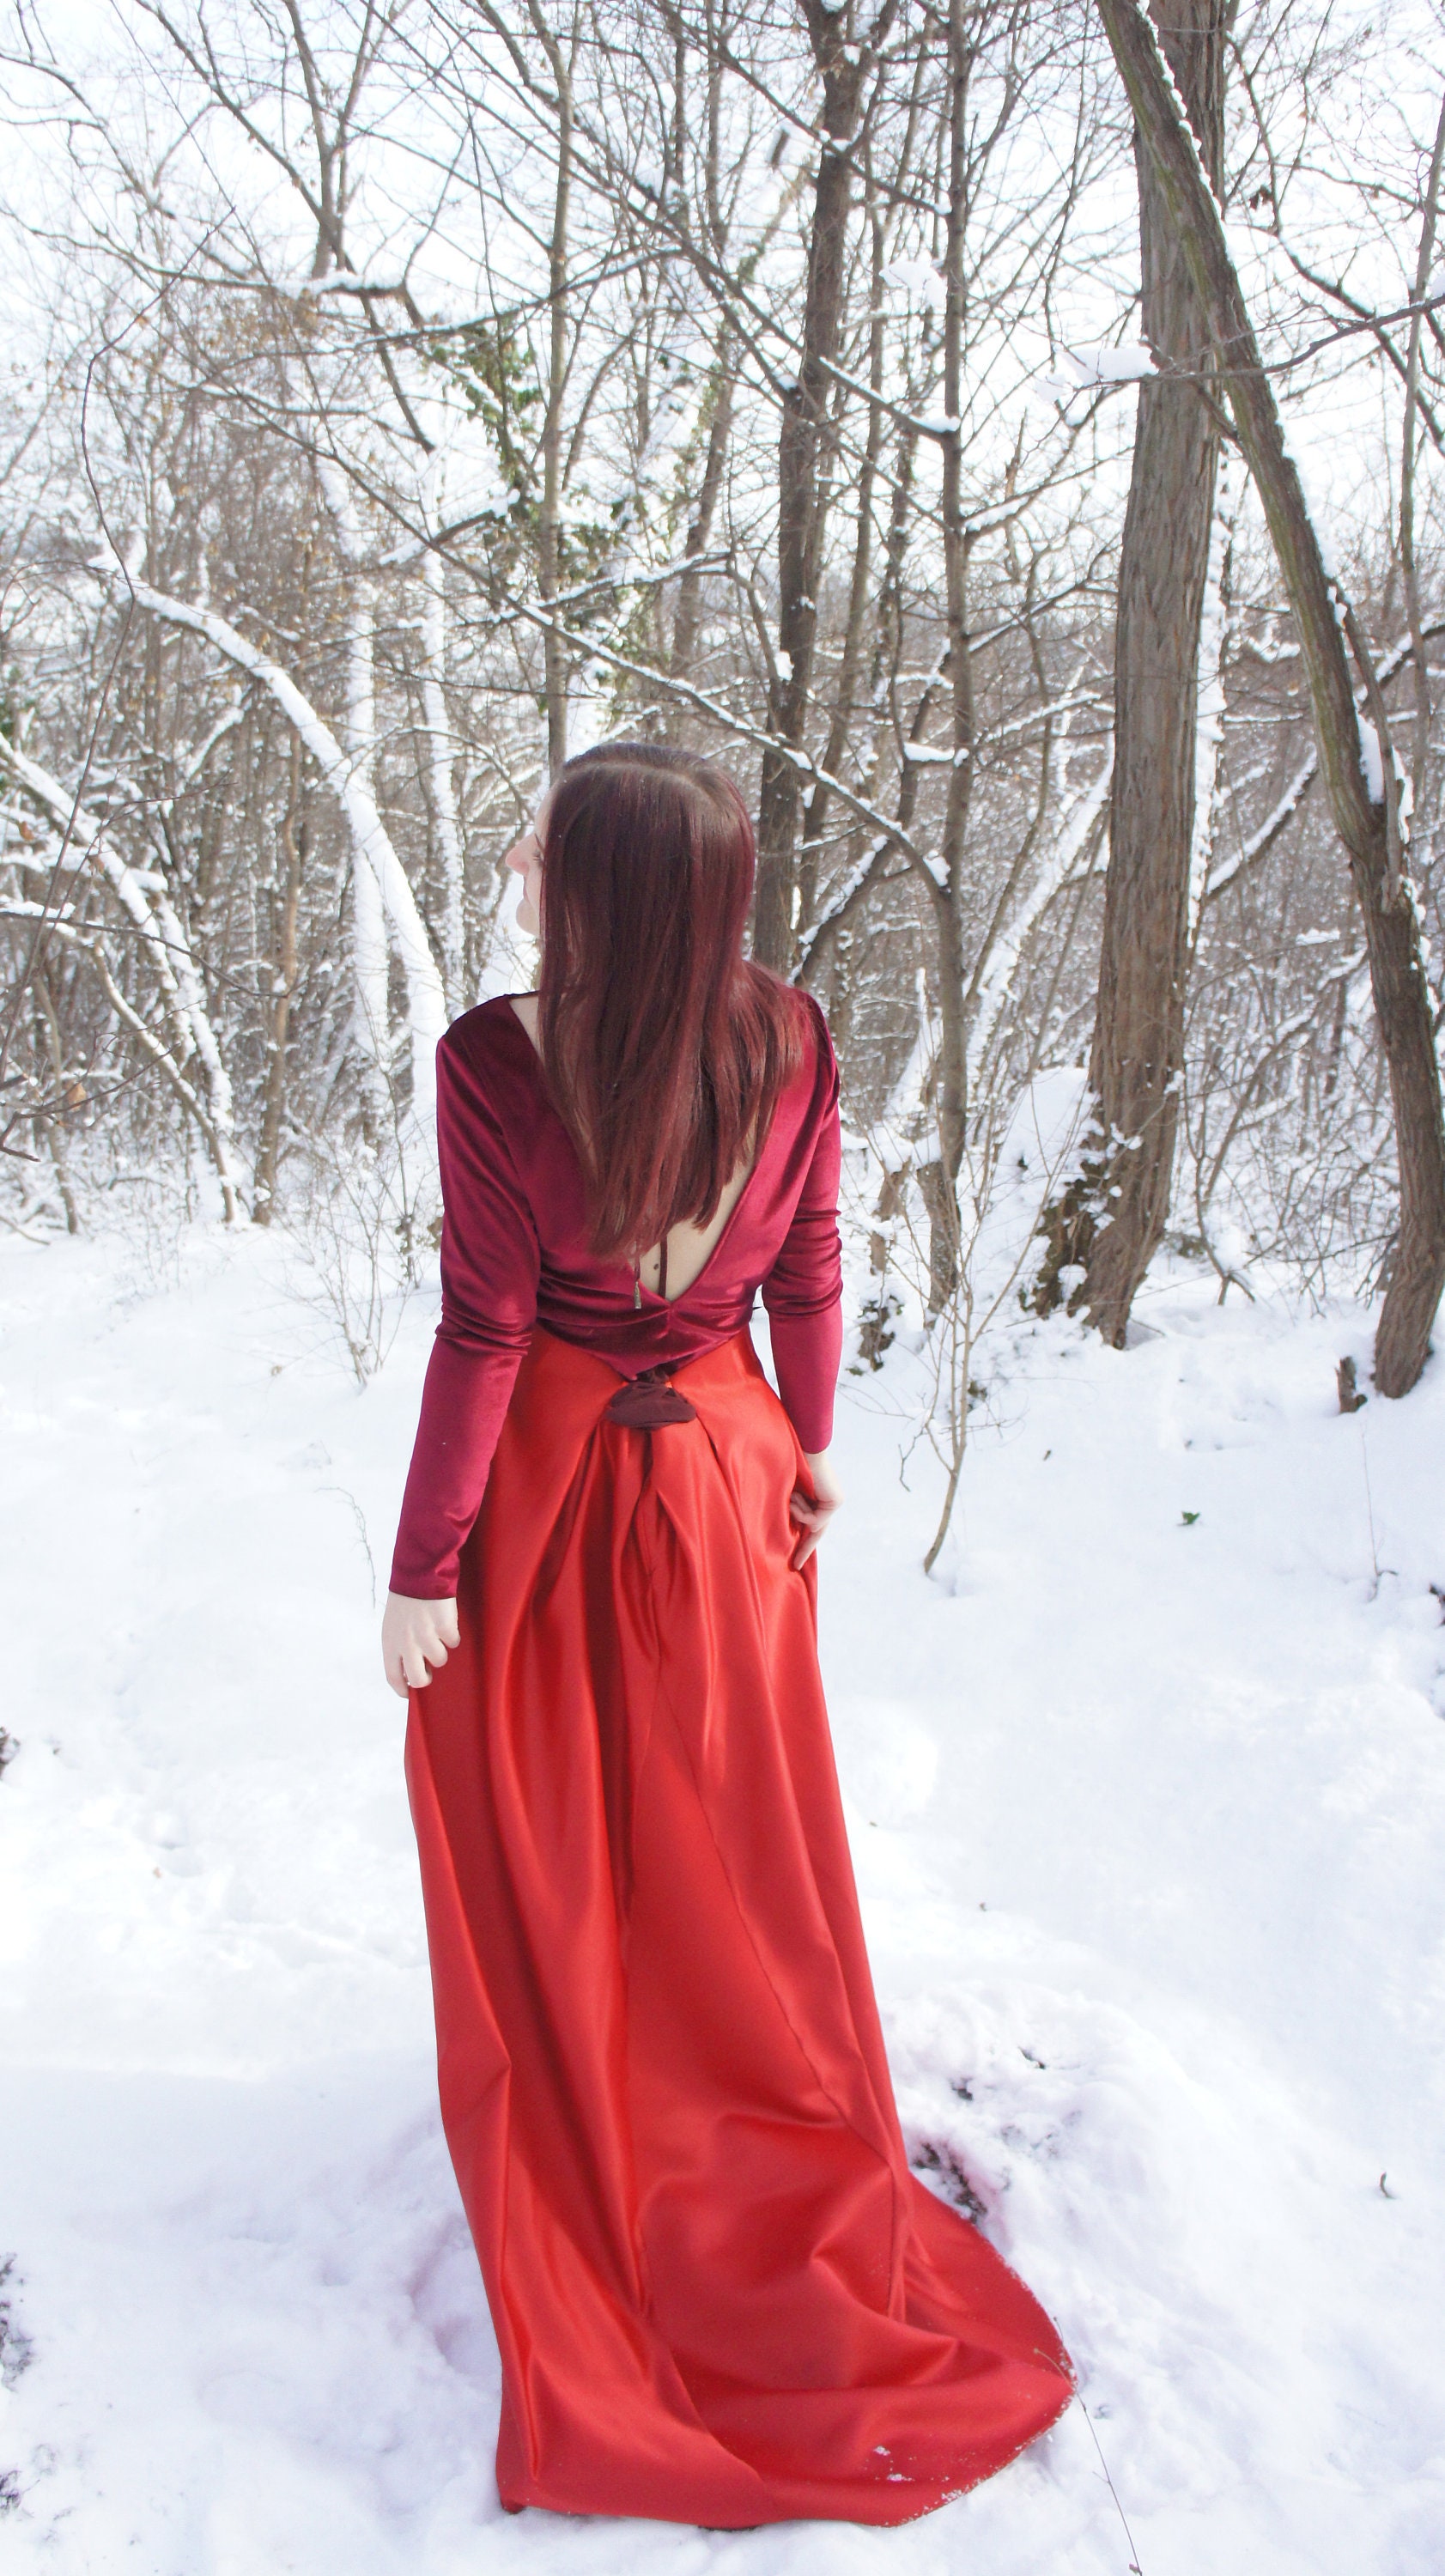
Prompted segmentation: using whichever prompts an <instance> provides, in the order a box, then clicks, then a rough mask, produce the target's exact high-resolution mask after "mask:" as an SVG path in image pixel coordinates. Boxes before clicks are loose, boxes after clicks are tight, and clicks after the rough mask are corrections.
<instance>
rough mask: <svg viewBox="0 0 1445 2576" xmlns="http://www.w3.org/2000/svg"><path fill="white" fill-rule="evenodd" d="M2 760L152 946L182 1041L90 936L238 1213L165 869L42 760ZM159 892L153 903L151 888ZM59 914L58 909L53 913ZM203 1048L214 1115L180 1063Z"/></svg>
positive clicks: (213, 1044) (106, 980)
mask: <svg viewBox="0 0 1445 2576" xmlns="http://www.w3.org/2000/svg"><path fill="white" fill-rule="evenodd" d="M0 761H3V763H4V765H5V767H6V768H8V770H9V771H10V774H11V776H12V778H14V780H15V782H16V784H17V786H20V787H23V788H24V789H25V791H26V794H27V795H29V796H31V797H33V798H34V800H35V802H36V804H37V805H39V806H40V807H41V808H42V810H43V811H44V812H45V813H46V814H47V815H48V816H49V818H50V821H51V823H52V824H53V825H54V826H55V828H56V830H57V831H58V832H59V834H60V836H61V848H62V850H63V849H64V848H65V846H66V844H67V843H68V844H70V845H71V846H72V847H73V848H74V849H75V850H76V851H77V853H78V854H79V857H80V858H81V860H83V861H84V862H86V863H88V864H89V865H90V866H92V867H96V868H98V869H99V870H100V872H101V874H102V875H103V876H104V877H105V878H106V879H107V881H108V883H109V885H110V887H111V889H112V892H113V893H114V895H115V897H116V899H117V901H118V902H119V904H120V905H121V907H122V909H123V910H124V911H125V913H126V914H127V915H128V916H129V918H130V920H131V921H132V922H133V924H134V925H135V928H136V929H137V930H138V931H139V933H140V935H141V938H142V939H143V940H144V942H145V947H146V954H147V955H148V956H149V958H150V960H151V963H152V965H153V967H154V969H155V975H156V981H157V982H158V984H159V985H160V988H161V992H162V994H163V995H164V998H165V1002H166V1006H167V1010H168V1012H169V1016H170V1020H171V1025H172V1027H173V1029H174V1031H175V1036H176V1048H175V1049H174V1050H172V1049H171V1048H169V1047H165V1046H163V1045H162V1043H161V1041H160V1039H159V1038H157V1037H156V1036H155V1033H154V1031H153V1030H147V1029H146V1027H145V1023H144V1021H142V1020H141V1019H140V1018H139V1017H138V1015H137V1014H136V1013H135V1012H134V1011H133V1010H132V1008H131V1006H130V1004H129V1003H128V1002H127V1003H124V1004H123V1005H122V1003H121V1002H120V1001H119V1000H118V999H117V993H118V987H117V986H116V984H115V980H114V978H113V976H112V975H111V973H110V970H109V967H108V966H107V965H106V964H105V961H104V959H103V957H101V955H100V953H99V951H98V950H96V949H95V948H94V947H93V946H91V945H88V944H87V954H88V955H89V956H90V957H91V959H92V962H93V963H94V964H95V965H96V968H97V971H98V972H99V973H100V976H101V981H102V982H103V984H104V985H105V988H106V993H107V995H108V997H109V999H110V1002H111V1006H112V1008H113V1009H114V1010H116V1011H117V1012H118V1014H119V1016H120V1018H122V1019H123V1020H124V1021H125V1022H126V1024H127V1026H128V1027H130V1028H132V1029H133V1030H135V1031H136V1033H137V1034H139V1035H140V1036H141V1037H142V1039H143V1042H144V1044H145V1047H146V1050H147V1052H148V1053H149V1054H150V1055H151V1056H152V1058H153V1059H154V1061H156V1062H157V1063H159V1064H160V1065H161V1067H162V1070H163V1071H164V1072H165V1074H166V1077H167V1079H168V1080H169V1081H170V1082H171V1084H172V1086H173V1088H174V1089H175V1090H176V1092H177V1094H178V1095H179V1097H180V1098H181V1099H182V1100H183V1101H184V1102H185V1104H186V1106H187V1107H188V1108H189V1109H190V1110H191V1111H192V1113H193V1115H194V1116H195V1117H196V1119H197V1121H198V1123H199V1125H200V1127H201V1130H202V1133H203V1134H204V1136H205V1138H206V1142H207V1144H208V1145H209V1146H210V1148H211V1153H212V1156H213V1158H214V1161H215V1165H216V1172H217V1177H218V1178H219V1180H220V1184H221V1197H222V1202H223V1205H224V1207H225V1212H226V1216H227V1219H228V1220H230V1219H232V1218H234V1216H235V1215H236V1213H237V1209H238V1207H239V1205H240V1195H241V1175H240V1172H239V1170H238V1167H237V1162H236V1152H235V1103H234V1099H233V1096H232V1091H231V1079H230V1075H229V1073H228V1072H227V1070H226V1064H225V1059H224V1057H223V1055H222V1053H221V1048H220V1045H219V1042H218V1040H217V1037H216V1032H215V1028H214V1026H213V1024H212V1020H211V1015H210V1012H209V1010H208V1008H207V1005H206V995H205V987H204V985H203V983H202V981H201V976H200V970H199V968H198V967H197V965H196V961H195V958H194V956H193V954H192V951H191V943H190V941H189V939H188V938H187V936H186V932H185V927H184V925H183V923H182V922H181V919H180V916H179V915H178V913H177V912H176V909H175V906H174V905H173V904H172V902H171V900H170V896H169V893H168V892H167V890H166V880H165V878H164V876H153V875H152V874H151V873H150V872H149V871H147V873H146V874H145V875H144V876H142V875H141V874H140V873H139V872H138V871H137V870H136V869H135V868H132V867H130V866H129V865H128V864H127V862H126V861H125V860H124V859H123V858H122V857H121V856H120V854H119V852H118V851H116V850H114V849H112V847H111V845H110V840H109V836H108V834H107V832H106V829H105V826H104V824H103V823H101V822H99V821H97V819H96V817H95V816H94V815H93V814H88V813H87V812H86V810H85V808H84V806H83V805H80V804H79V803H77V801H76V799H75V797H74V796H72V795H70V794H69V793H68V791H67V790H66V789H65V788H64V787H62V785H61V783H60V781H59V779H58V778H55V777H53V776H52V775H51V772H50V771H49V770H48V769H42V767H41V765H40V763H39V761H38V760H32V759H31V758H30V755H29V753H28V752H24V751H22V750H21V749H20V748H19V745H18V744H16V743H13V742H4V741H0ZM152 893H154V897H155V900H154V905H152V901H151V896H152ZM52 921H53V916H52ZM193 1055H194V1056H198V1057H199V1058H200V1061H201V1063H202V1064H203V1065H204V1066H205V1069H206V1083H207V1088H208V1090H209V1093H210V1112H209V1115H207V1113H206V1112H205V1111H204V1110H203V1109H202V1108H201V1107H200V1104H199V1102H198V1100H197V1098H196V1095H195V1093H194V1091H193V1090H192V1088H191V1085H190V1084H189V1083H188V1082H187V1081H186V1080H185V1077H184V1074H183V1072H182V1067H183V1066H184V1065H185V1063H186V1062H187V1060H188V1058H190V1057H191V1056H193Z"/></svg>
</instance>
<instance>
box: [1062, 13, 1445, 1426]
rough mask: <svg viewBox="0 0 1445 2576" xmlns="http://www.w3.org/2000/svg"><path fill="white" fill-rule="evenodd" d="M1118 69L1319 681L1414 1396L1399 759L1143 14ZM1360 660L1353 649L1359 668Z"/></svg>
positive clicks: (1411, 1108) (1423, 1212) (1419, 1113)
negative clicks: (1388, 1115) (1368, 1026)
mask: <svg viewBox="0 0 1445 2576" xmlns="http://www.w3.org/2000/svg"><path fill="white" fill-rule="evenodd" d="M1099 12H1100V16H1101V17H1102V19H1103V22H1104V27H1105V30H1106V32H1107V34H1108V38H1109V43H1110V45H1111V47H1112V49H1113V53H1114V58H1115V61H1116V62H1117V64H1118V66H1119V70H1120V73H1121V74H1122V76H1123V80H1124V85H1125V87H1126V89H1127V91H1128V93H1129V102H1130V105H1131V106H1132V108H1133V110H1134V116H1135V121H1136V123H1137V125H1138V128H1139V131H1140V134H1141V135H1142V137H1143V140H1144V144H1145V147H1146V149H1147V152H1148V156H1149V160H1150V163H1151V165H1152V167H1153V170H1154V172H1155V175H1156V178H1157V180H1158V183H1159V187H1160V191H1161V194H1162V197H1163V200H1164V204H1165V207H1166V210H1167V213H1168V217H1169V221H1170V224H1171V226H1172V227H1173V230H1174V231H1175V233H1176V235H1177V236H1178V238H1179V240H1180V242H1181V243H1182V245H1183V248H1184V252H1185V256H1186V258H1187V259H1188V262H1189V271H1190V276H1191V278H1192V279H1193V281H1194V287H1195V292H1196V294H1197V296H1198V298H1199V303H1200V308H1201V311H1202V313H1203V316H1204V318H1205V321H1206V324H1207V329H1208V335H1209V340H1210V343H1211V344H1212V348H1213V352H1214V358H1215V363H1216V366H1217V369H1218V373H1219V381H1220V382H1221V384H1222V386H1223V389H1224V391H1225V393H1226V395H1227V397H1228V401H1229V407H1230V411H1231V413H1232V415H1233V419H1234V423H1235V427H1236V430H1237V432H1238V435H1239V442H1240V446H1241V447H1242V449H1243V451H1244V455H1245V460H1246V462H1247V464H1248V466H1249V470H1250V473H1251V475H1252V477H1253V479H1254V483H1255V486H1256V489H1257V490H1258V492H1259V496H1260V501H1261V504H1262V506H1263V509H1264V514H1265V517H1266V520H1267V521H1268V524H1269V532H1270V536H1271V539H1272V540H1273V544H1274V549H1275V554H1276V556H1277V558H1278V561H1279V567H1280V573H1281V576H1282V578H1283V580H1284V584H1285V588H1286V590H1287V592H1288V594H1289V600H1290V606H1291V608H1292V610H1293V612H1294V618H1295V625H1296V629H1297V632H1298V635H1299V641H1300V651H1301V654H1302V657H1303V660H1304V665H1305V672H1306V677H1307V678H1308V681H1309V689H1310V699H1311V703H1312V706H1313V710H1314V719H1315V730H1316V733H1317V735H1318V737H1319V746H1320V768H1321V771H1322V773H1323V776H1324V781H1325V788H1326V792H1327V794H1328V796H1329V800H1330V810H1331V812H1332V814H1333V817H1334V823H1335V829H1336V830H1337V832H1338V833H1339V835H1340V838H1341V840H1342V841H1343V843H1344V845H1345V851H1346V855H1347V858H1348V861H1349V868H1350V876H1351V880H1352V882H1353V884H1354V888H1355V894H1356V897H1357V899H1358V901H1359V906H1360V912H1361V916H1362V919H1363V924H1364V934H1365V949H1366V955H1367V957H1368V960H1369V968H1370V988H1371V994H1372V997H1373V1001H1374V1007H1375V1019H1376V1023H1377V1026H1378V1028H1379V1032H1380V1043H1381V1046H1382V1048H1383V1050H1384V1056H1385V1063H1386V1067H1387V1069H1388V1073H1389V1079H1390V1093H1391V1100H1392V1104H1393V1108H1394V1117H1395V1138H1396V1148H1397V1153H1398V1159H1399V1171H1400V1224H1399V1233H1398V1236H1397V1239H1396V1245H1395V1251H1394V1256H1393V1259H1392V1262H1391V1266H1390V1277H1389V1283H1388V1286H1387V1288H1386V1291H1385V1300H1384V1306H1383V1309H1382V1311H1381V1316H1380V1324H1379V1330H1378V1333H1377V1335H1376V1340H1375V1372H1374V1373H1375V1383H1376V1385H1377V1387H1378V1388H1379V1389H1380V1392H1381V1394H1383V1395H1391V1396H1398V1395H1405V1394H1408V1392H1409V1390H1410V1388H1411V1387H1412V1386H1413V1385H1414V1384H1415V1382H1416V1380H1417V1379H1418V1377H1419V1375H1420V1372H1421V1370H1422V1369H1423V1367H1424V1365H1425V1361H1426V1359H1427V1358H1428V1356H1429V1351H1430V1331H1431V1327H1432V1325H1433V1323H1434V1320H1435V1313H1436V1309H1437V1307H1438V1305H1439V1302H1440V1292H1441V1289H1442V1286H1445V1119H1442V1114H1441V1100H1440V1074H1439V1067H1438V1065H1437V1062H1436V1057H1435V1041H1434V1032H1433V1029H1432V1025H1431V1013H1430V996H1429V990H1428V987H1427V984H1426V981H1425V973H1424V966H1423V962H1422V959H1421V954H1420V931H1419V920H1418V916H1417V914H1416V910H1415V905H1414V901H1413V898H1412V895H1411V891H1410V889H1409V887H1408V886H1407V885H1406V884H1404V883H1403V882H1401V878H1400V870H1399V866H1398V815H1397V812H1396V809H1395V803H1394V798H1393V794H1392V781H1393V776H1394V767H1393V764H1394V750H1393V746H1392V745H1391V743H1390V742H1389V741H1388V739H1387V738H1386V736H1385V730H1384V724H1383V701H1382V700H1381V699H1380V696H1379V690H1378V684H1377V683H1375V682H1374V673H1373V670H1372V669H1369V668H1365V669H1362V678H1364V680H1365V683H1366V686H1367V689H1369V690H1370V694H1371V696H1372V699H1373V702H1374V707H1375V724H1376V732H1377V736H1378V741H1377V756H1378V760H1379V769H1380V786H1381V798H1380V801H1379V802H1376V801H1374V799H1373V797H1372V793H1371V782H1370V781H1369V780H1368V779H1367V777H1366V774H1365V767H1364V739H1363V736H1362V732H1361V726H1360V719H1359V714H1358V710H1357V707H1356V701H1355V691H1354V686H1353V684H1352V681H1351V676H1350V668H1349V663H1348V661H1347V659H1346V652H1345V628H1346V624H1347V623H1348V624H1349V625H1350V627H1351V628H1353V623H1354V621H1353V619H1352V618H1351V616H1350V612H1349V608H1348V603H1347V602H1346V601H1345V600H1344V599H1343V598H1342V596H1341V593H1340V591H1339V588H1338V585H1337V584H1336V583H1335V582H1334V581H1333V580H1332V579H1331V577H1330V575H1329V574H1328V573H1327V571H1326V569H1325V564H1324V559H1323V556H1322V554H1321V551H1320V544H1319V539H1318V537H1317V535H1316V533H1315V529H1314V526H1313V523H1312V522H1311V519H1310V515H1309V511H1308V508H1307V507H1306V504H1305V497H1304V492H1303V489H1302V487H1301V484H1300V479H1299V474H1298V471H1297V469H1296V466H1295V463H1294V460H1293V458H1292V457H1291V455H1290V453H1289V450H1288V448H1287V447H1286V445H1285V440H1284V432H1283V428H1282V426H1281V423H1280V417H1279V410H1278V407H1277V405H1276V403H1275V399H1274V392H1273V389H1272V387H1271V384H1270V380H1269V378H1268V376H1267V375H1266V374H1265V371H1264V366H1263V363H1262V360H1261V358H1260V353H1259V347H1258V344H1257V342H1256V340H1255V336H1254V331H1253V328H1252V326H1251V323H1250V319H1249V314H1248V312H1247V310H1246V307H1245V303H1244V298H1243V296H1242V294H1241V292H1240V287H1239V280H1238V278H1237V276H1236V275H1235V271H1234V267H1233V263H1232V261H1231V260H1230V256H1229V249H1228V245H1227V243H1226V241H1225V236H1224V227H1223V224H1222V222H1221V219H1220V214H1219V208H1218V205H1217V203H1216V201H1215V199H1214V197H1213V196H1212V195H1211V193H1210V190H1209V186H1208V184H1207V181H1206V179H1205V176H1204V173H1203V171H1202V170H1201V168H1200V164H1199V156H1198V154H1197V153H1196V151H1195V149H1194V147H1193V144H1192V142H1191V140H1190V137H1189V134H1188V132H1187V131H1186V129H1185V127H1184V125H1183V124H1182V122H1181V120H1180V117H1179V114H1178V109H1177V106H1176V101H1175V94H1174V92H1173V90H1172V89H1171V86H1170V83H1169V80H1168V78H1167V75H1166V73H1165V71H1164V67H1163V64H1162V63H1161V61H1160V59H1159V52H1158V48H1157V46H1156V44H1155V42H1154V37H1153V34H1152V32H1151V29H1150V26H1149V22H1148V20H1147V18H1146V17H1145V16H1144V14H1143V12H1142V10H1141V9H1140V8H1139V7H1138V6H1137V5H1136V0H1099ZM1361 649H1362V648H1359V647H1358V646H1357V653H1358V652H1359V651H1361Z"/></svg>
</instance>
